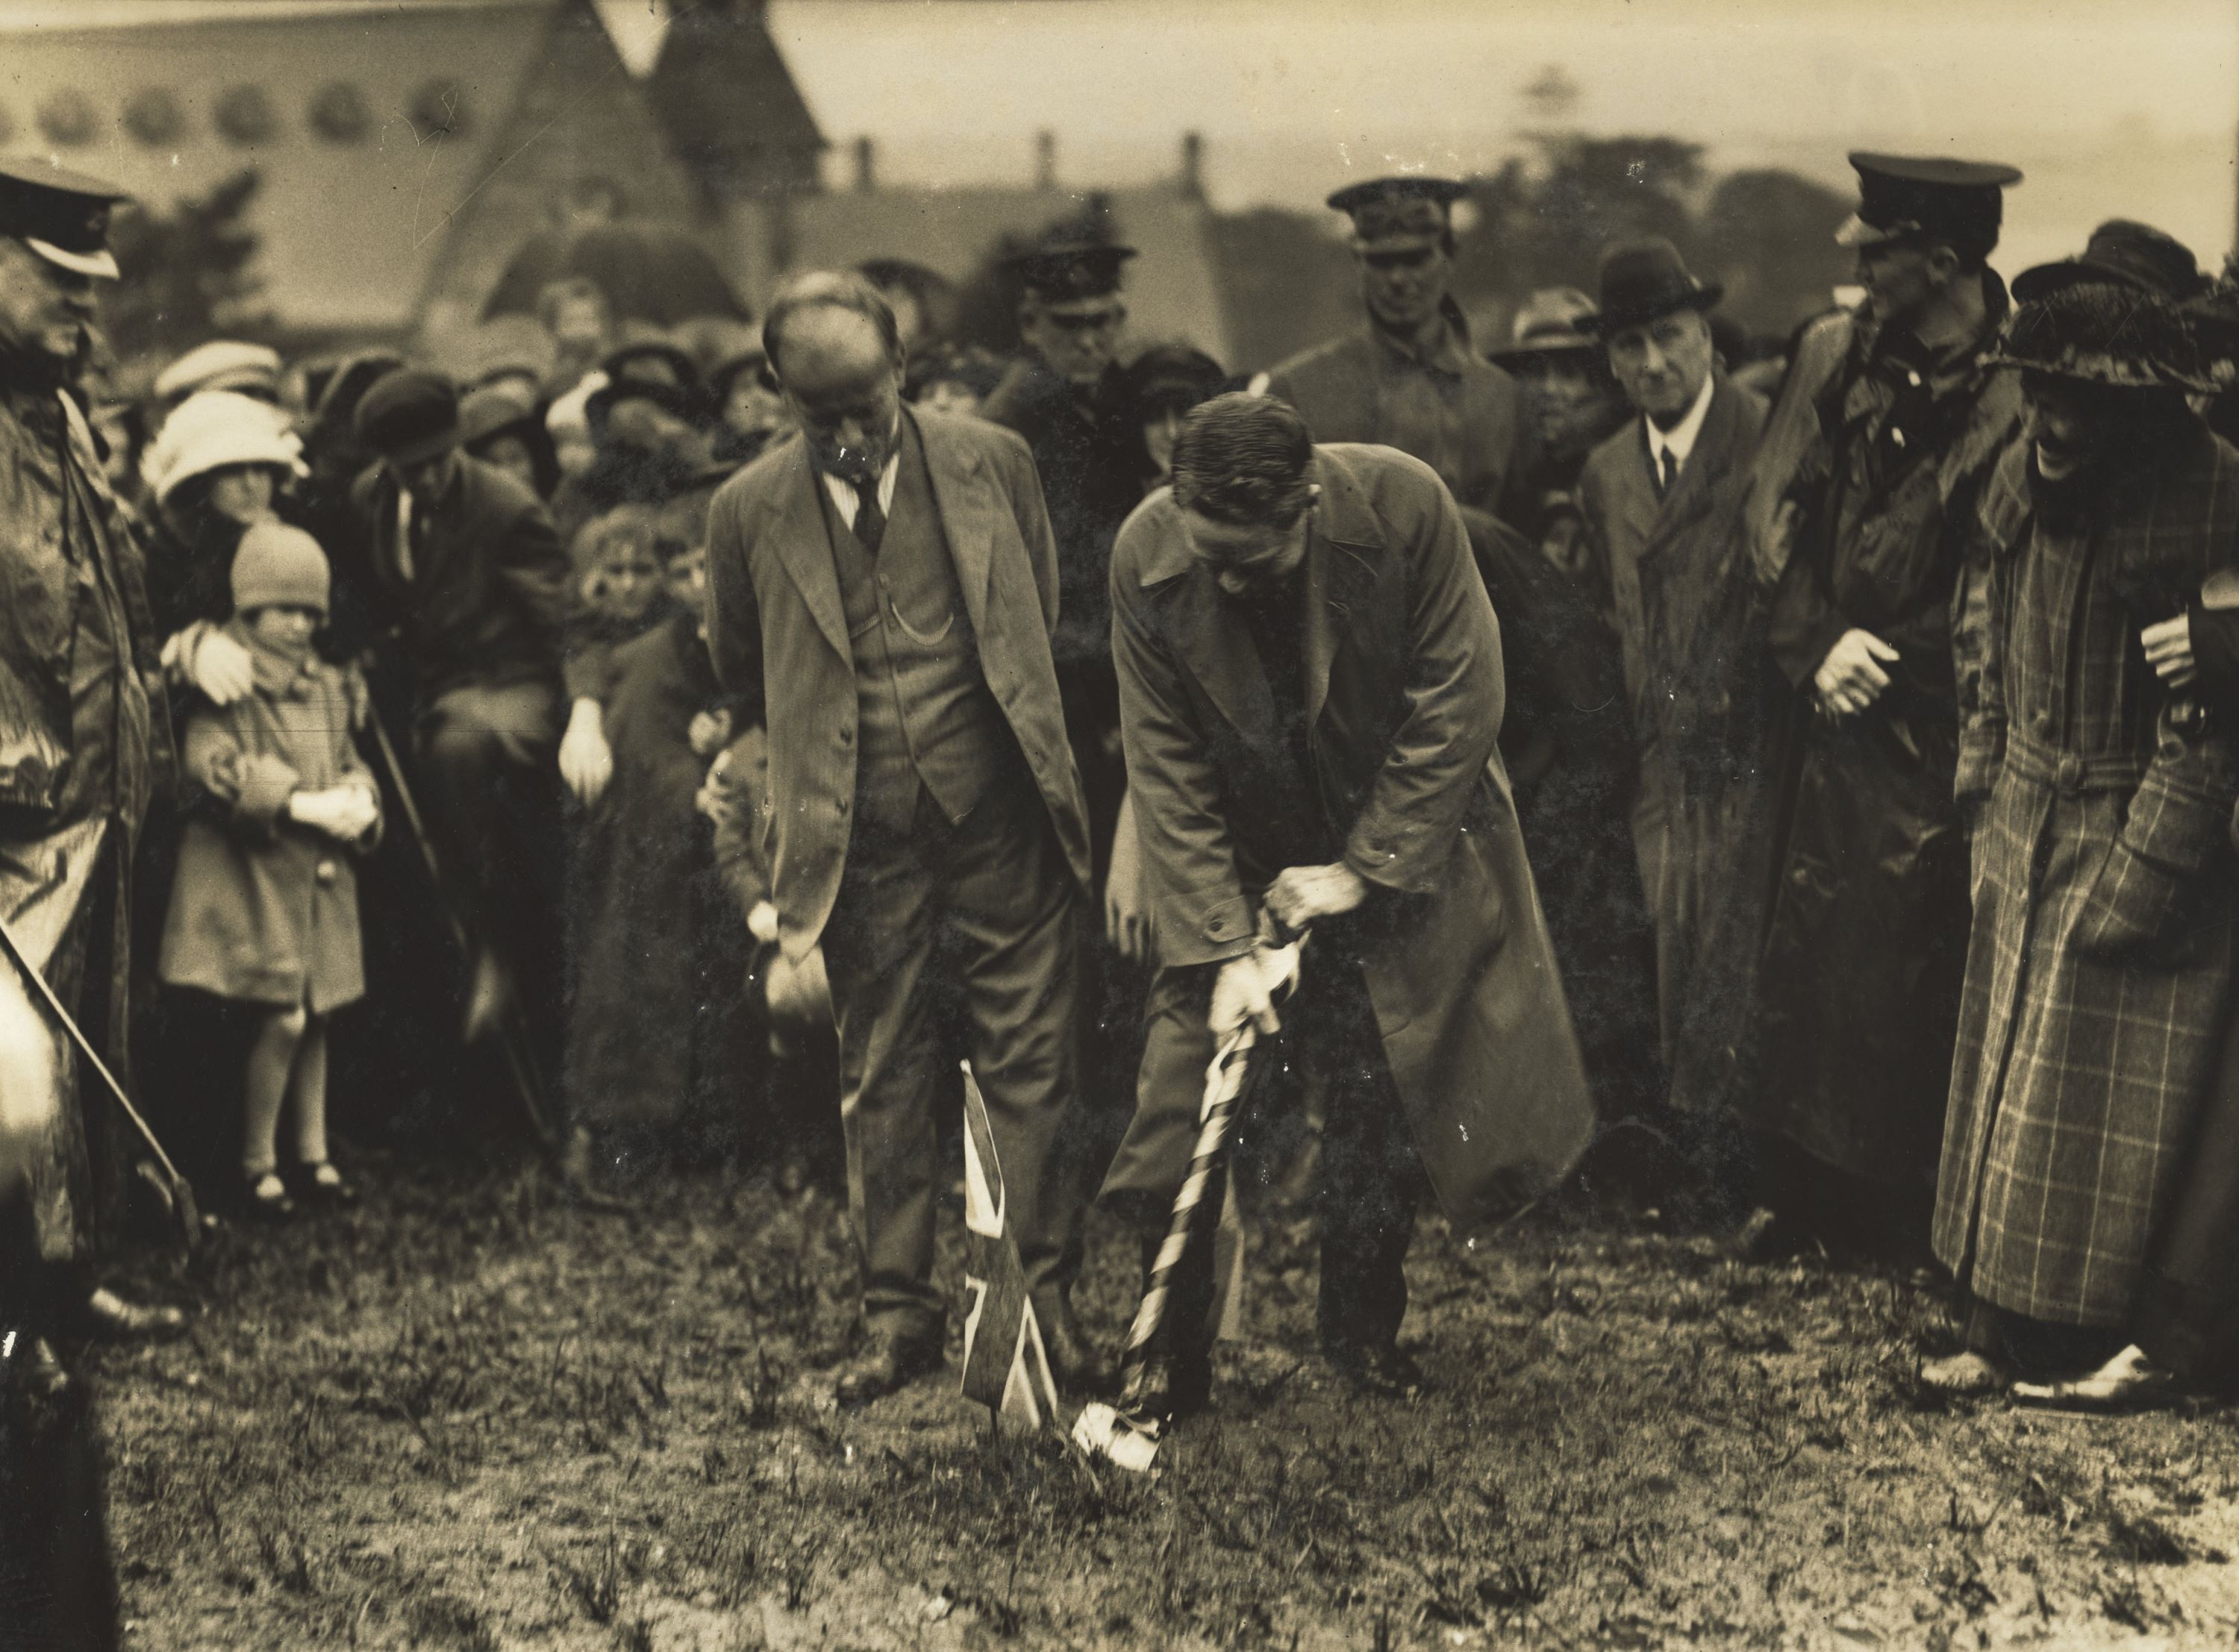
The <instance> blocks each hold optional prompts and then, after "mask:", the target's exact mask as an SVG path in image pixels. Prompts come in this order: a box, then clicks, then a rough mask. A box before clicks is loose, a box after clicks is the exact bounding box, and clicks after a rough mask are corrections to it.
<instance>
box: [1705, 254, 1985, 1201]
mask: <svg viewBox="0 0 2239 1652" xmlns="http://www.w3.org/2000/svg"><path fill="white" fill-rule="evenodd" d="M1983 281H1984V297H1985V302H1986V305H1987V307H1988V311H1989V314H1988V315H1987V316H1986V318H1985V321H1984V324H1983V329H1982V331H1981V332H1980V333H1979V334H1978V335H1977V339H1976V341H1975V342H1974V343H1973V344H1972V345H1971V346H1970V347H1968V348H1963V349H1962V350H1960V351H1958V352H1957V353H1955V354H1954V355H1952V356H1950V357H1949V358H1947V359H1946V360H1944V361H1943V362H1921V363H1918V364H1917V365H1914V364H1913V358H1915V357H1916V356H1917V354H1918V352H1917V347H1916V346H1913V345H1911V344H1910V342H1908V341H1903V340H1890V339H1885V338H1883V337H1880V336H1877V334H1876V333H1875V331H1874V330H1873V329H1872V328H1869V327H1867V326H1865V325H1864V324H1863V323H1860V324H1857V326H1856V328H1855V329H1854V331H1853V332H1852V333H1851V334H1850V340H1849V351H1848V354H1847V355H1845V356H1844V357H1843V358H1842V362H1841V365H1840V366H1839V368H1837V370H1836V371H1835V372H1834V374H1833V375H1832V376H1831V378H1830V379H1829V380H1827V381H1825V382H1824V383H1823V384H1817V385H1814V384H1812V383H1810V382H1809V381H1804V380H1797V381H1795V382H1793V383H1791V385H1790V386H1788V387H1786V388H1784V391H1783V395H1782V400H1783V402H1784V404H1785V403H1787V402H1788V401H1789V399H1790V398H1791V396H1793V395H1804V396H1808V397H1810V398H1811V400H1812V403H1813V406H1814V407H1815V408H1816V410H1817V422H1818V425H1819V434H1818V436H1817V440H1816V441H1813V442H1810V443H1809V444H1807V446H1806V449H1805V451H1804V452H1803V453H1802V454H1787V453H1786V451H1785V449H1783V450H1782V451H1781V452H1779V453H1777V454H1769V455H1767V456H1768V457H1771V458H1775V459H1778V460H1779V461H1781V463H1782V465H1783V468H1784V469H1786V468H1788V467H1789V465H1790V464H1791V462H1792V463H1793V467H1794V468H1793V473H1792V475H1791V477H1790V479H1789V481H1788V487H1787V497H1786V500H1785V501H1784V502H1785V503H1786V504H1788V505H1790V506H1792V507H1794V511H1793V513H1792V514H1793V516H1794V517H1795V518H1796V519H1797V520H1798V521H1800V527H1799V528H1798V530H1797V534H1796V538H1795V549H1794V553H1793V554H1792V555H1791V556H1789V558H1788V560H1787V561H1786V565H1785V567H1783V569H1782V570H1781V574H1780V579H1779V581H1778V583H1777V587H1775V590H1774V593H1773V598H1772V609H1771V622H1770V629H1769V639H1770V642H1771V652H1772V655H1773V658H1774V660H1775V663H1776V664H1777V666H1778V667H1780V669H1781V671H1782V673H1783V674H1784V676H1785V677H1786V678H1787V680H1788V681H1789V683H1790V684H1791V692H1790V694H1789V696H1788V698H1787V700H1786V704H1785V706H1784V708H1783V712H1782V720H1783V721H1784V728H1783V729H1782V730H1781V731H1780V733H1779V735H1778V737H1777V740H1776V752H1777V758H1776V764H1777V777H1776V783H1775V791H1774V803H1773V809H1774V818H1773V819H1772V820H1771V823H1770V830H1769V832H1768V833H1767V840H1768V842H1769V844H1770V853H1769V862H1770V864H1769V866H1766V867H1765V869H1764V872H1763V873H1762V874H1761V875H1764V876H1765V877H1767V879H1768V882H1767V884H1766V885H1765V886H1764V899H1765V900H1766V902H1767V903H1768V910H1767V914H1766V918H1765V929H1764V945H1763V947H1762V950H1761V952H1760V953H1759V956H1758V959H1757V974H1756V988H1755V997H1756V1002H1757V1016H1756V1018H1755V1023H1754V1027H1753V1032H1754V1040H1753V1042H1749V1041H1747V1040H1745V1042H1749V1053H1750V1058H1752V1059H1753V1062H1754V1067H1753V1071H1751V1074H1750V1082H1749V1084H1748V1085H1746V1086H1745V1087H1744V1090H1743V1091H1742V1094H1741V1099H1742V1102H1743V1105H1744V1109H1745V1111H1747V1112H1748V1114H1749V1115H1750V1118H1751V1123H1753V1124H1754V1125H1757V1127H1758V1128H1759V1129H1761V1130H1764V1131H1769V1132H1771V1133H1772V1134H1775V1135H1777V1136H1780V1137H1783V1138H1785V1139H1786V1140H1788V1141H1789V1142H1790V1143H1791V1144H1794V1145H1795V1146H1797V1147H1799V1148H1801V1149H1803V1150H1804V1151H1805V1152H1807V1153H1809V1154H1810V1155H1811V1156H1812V1157H1813V1158H1817V1159H1818V1160H1819V1161H1821V1162H1822V1163H1824V1164H1830V1165H1831V1166H1833V1167H1834V1168H1836V1169H1837V1170H1838V1171H1843V1172H1844V1173H1846V1174H1848V1175H1850V1176H1852V1177H1856V1178H1860V1179H1862V1180H1865V1181H1868V1182H1872V1183H1877V1184H1883V1185H1884V1186H1888V1187H1892V1188H1907V1189H1917V1191H1919V1193H1920V1194H1921V1195H1922V1196H1923V1197H1924V1196H1925V1195H1926V1193H1927V1191H1928V1189H1929V1187H1930V1184H1931V1182H1932V1179H1933V1177H1934V1175H1935V1168H1936V1154H1937V1144H1938V1143H1939V1141H1940V1140H1941V1131H1942V1125H1943V1096H1944V1094H1945V1093H1946V1091H1947V1089H1948V1087H1949V1085H1950V1057H1951V1043H1952V1036H1953V1032H1954V1031H1955V1029H1956V1027H1957V1022H1958V1013H1959V992H1960V982H1961V979H1962V978H1963V973H1964V969H1965V962H1964V960H1965V955H1966V945H1967V871H1966V842H1965V834H1964V833H1963V829H1962V827H1961V823H1960V820H1959V818H1958V814H1957V810H1956V808H1955V806H1954V805H1953V803H1952V800H1951V784H1952V774H1953V772H1954V768H1955V766H1956V764H1957V749H1958V726H1957V710H1956V708H1955V707H1954V703H1953V687H1952V678H1953V666H1952V657H1951V640H1950V610H1951V600H1952V594H1953V592H1954V589H1955V587H1957V581H1958V572H1959V567H1960V564H1961V561H1962V560H1963V547H1964V546H1965V544H1966V542H1967V540H1968V538H1969V537H1970V534H1971V532H1972V529H1973V524H1974V521H1975V519H1976V508H1977V504H1978V502H1979V501H1980V498H1981V489H1982V487H1983V483H1984V482H1985V481H1987V479H1988V477H1989V475H1990V469H1991V468H1992V466H1993V465H1994V464H1995V463H1996V460H1997V456H1998V454H1999V453H2000V452H2001V451H2002V450H2003V448H2004V447H2005V446H2006V444H2007V442H2008V441H2010V439H2011V437H2012V435H2013V433H2014V431H2015V429H2016V428H2017V426H2018V422H2019V420H2020V415H2021V393H2020V388H2019V385H2018V384H2017V382H2016V377H2015V375H2013V374H2012V373H2010V372H2007V371H2004V370H2003V369H1998V368H1990V367H1988V366H1986V365H1985V364H1984V363H1983V353H1984V352H1985V351H1986V350H1987V348H1988V347H1989V345H1990V342H1991V340H1992V339H1993V338H1994V337H1995V336H1996V323H1997V322H1998V320H1999V319H2000V318H2001V317H2002V316H2003V313H2004V311H2005V309H2006V307H2007V306H2006V300H2005V294H2004V289H2003V285H2001V284H1999V283H1998V282H1997V278H1996V276H1995V275H1991V274H1990V273H1989V272H1987V271H1986V272H1984V275H1983ZM1817 354H1818V353H1817V352H1815V360H1816V359H1817ZM1793 423H1794V421H1793V419H1792V418H1791V417H1790V416H1786V415H1784V412H1783V410H1782V409H1780V408H1776V410H1775V412H1774V415H1773V417H1772V421H1771V424H1770V425H1769V427H1768V428H1769V429H1771V430H1773V431H1775V432H1779V431H1786V430H1789V429H1791V428H1792V426H1793ZM1768 441H1769V443H1770V441H1771V439H1770V438H1768ZM1761 480H1762V479H1761ZM1852 627H1858V628H1862V629H1864V630H1866V631H1868V632H1870V633H1871V634H1874V635H1875V636H1877V637H1879V638H1880V639H1882V640H1884V642H1887V643H1889V644H1890V646H1892V647H1895V648H1896V649H1897V651H1898V654H1899V655H1900V658H1899V659H1898V660H1897V661H1896V662H1894V663H1893V664H1892V665H1891V666H1890V668H1889V669H1890V678H1891V681H1890V687H1889V688H1888V689H1886V690H1885V691H1884V693H1883V694H1882V696H1881V698H1880V699H1879V700H1877V701H1876V702H1875V703H1874V705H1873V706H1872V707H1870V708H1869V709H1867V710H1865V711H1864V712H1861V713H1857V714H1856V715H1854V716H1851V717H1849V718H1845V719H1843V720H1839V721H1837V720H1830V719H1828V718H1825V717H1822V716H1819V715H1817V709H1816V703H1815V697H1814V694H1813V691H1812V682H1813V677H1814V675H1815V673H1817V669H1818V667H1819V665H1820V663H1821V661H1822V660H1824V658H1825V657H1826V654H1827V651H1828V650H1829V649H1830V647H1833V645H1834V644H1835V643H1836V642H1837V640H1840V638H1841V637H1842V635H1843V634H1844V632H1845V631H1847V630H1849V629H1850V628H1852Z"/></svg>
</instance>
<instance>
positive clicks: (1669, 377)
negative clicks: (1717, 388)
mask: <svg viewBox="0 0 2239 1652" xmlns="http://www.w3.org/2000/svg"><path fill="white" fill-rule="evenodd" d="M1609 364H1610V371H1611V373H1613V374H1614V375H1617V381H1618V384H1620V385H1621V386H1623V387H1624V395H1625V400H1626V401H1630V402H1631V403H1632V405H1633V406H1634V407H1635V408H1638V410H1639V411H1641V412H1642V413H1644V414H1646V415H1648V416H1649V417H1650V418H1651V419H1653V420H1655V421H1657V423H1658V424H1660V425H1670V424H1673V423H1676V422H1677V421H1678V420H1679V419H1681V418H1682V417H1684V415H1685V414H1686V412H1687V409H1688V408H1691V407H1692V406H1694V404H1695V398H1696V397H1697V396H1698V395H1701V394H1702V390H1703V381H1704V380H1706V379H1708V378H1709V377H1710V376H1711V323H1710V322H1709V321H1708V320H1706V319H1705V318H1704V315H1703V313H1702V312H1701V311H1700V310H1694V309H1681V310H1674V311H1673V312H1672V313H1671V315H1659V316H1658V317H1657V318H1656V319H1655V320H1654V321H1652V322H1641V323H1640V325H1638V327H1627V328H1619V329H1618V331H1617V332H1614V333H1612V334H1611V335H1610V340H1609Z"/></svg>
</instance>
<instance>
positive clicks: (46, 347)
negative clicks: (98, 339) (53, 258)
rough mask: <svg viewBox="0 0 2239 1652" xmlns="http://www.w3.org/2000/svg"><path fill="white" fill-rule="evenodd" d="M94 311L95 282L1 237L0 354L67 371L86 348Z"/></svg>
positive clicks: (13, 239)
mask: <svg viewBox="0 0 2239 1652" xmlns="http://www.w3.org/2000/svg"><path fill="white" fill-rule="evenodd" d="M93 311H94V304H93V277H92V276H90V275H79V274H78V273H77V272H76V271H75V270H69V269H63V268H62V267H61V266H60V265H58V264H50V263H49V262H47V261H46V260H45V259H43V258H42V257H40V256H39V255H38V254H37V253H35V252H33V251H32V250H31V249H30V248H29V247H26V246H25V245H24V244H23V242H20V241H17V240H16V239H15V238H14V237H13V236H0V348H5V349H6V350H7V351H8V352H9V353H10V355H18V356H35V357H37V358H39V359H41V360H43V361H45V362H49V363H50V364H51V365H53V366H56V367H68V366H69V365H70V363H71V362H75V361H76V359H77V357H78V354H79V352H80V351H81V350H82V349H83V348H84V345H85V341H86V328H88V327H89V326H90V325H91V324H92V322H93Z"/></svg>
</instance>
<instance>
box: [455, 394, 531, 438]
mask: <svg viewBox="0 0 2239 1652" xmlns="http://www.w3.org/2000/svg"><path fill="white" fill-rule="evenodd" d="M538 422H539V421H538V420H537V417H536V398H535V396H533V395H529V393H528V391H527V390H525V389H523V388H522V387H521V386H520V385H519V384H517V383H515V381H512V380H510V379H501V380H498V381H495V383H490V384H485V385H483V386H482V388H480V389H479V390H474V391H470V392H468V394H467V395H466V396H465V397H464V398H462V400H461V401H460V402H459V446H461V447H462V448H467V449H468V450H469V451H471V450H472V449H473V448H475V445H476V444H477V443H480V442H484V441H489V440H490V439H491V438H492V437H493V436H501V435H504V434H505V433H506V432H507V431H508V430H518V429H522V428H536V427H537V426H538Z"/></svg>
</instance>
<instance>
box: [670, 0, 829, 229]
mask: <svg viewBox="0 0 2239 1652" xmlns="http://www.w3.org/2000/svg"><path fill="white" fill-rule="evenodd" d="M762 10H763V9H762V7H761V4H760V3H757V0H700V3H698V4H696V5H694V6H690V7H688V8H681V9H680V10H678V11H677V12H676V14H675V16H674V18H673V19H672V20H671V22H670V23H669V25H668V37H667V38H666V39H665V40H663V41H662V43H661V56H660V57H659V59H658V60H657V61H656V62H655V63H654V70H653V76H652V78H651V80H650V81H649V82H648V85H647V90H648V93H649V94H650V97H651V102H652V104H653V109H654V115H655V116H656V117H657V118H658V119H659V120H660V122H661V129H662V130H663V132H664V133H665V134H666V135H667V136H668V146H669V149H670V150H671V151H672V152H673V153H674V155H675V156H676V157H677V158H678V159H679V160H681V162H683V163H684V164H685V165H686V166H687V167H688V168H689V169H691V171H692V174H693V176H694V178H695V179H696V180H697V181H698V182H699V184H700V186H701V188H702V189H705V190H707V191H708V194H709V195H710V196H714V198H716V199H719V200H721V199H729V198H733V197H736V196H755V195H761V194H764V193H767V192H768V191H770V190H774V189H775V190H797V189H814V187H815V184H816V170H815V168H816V156H817V155H818V154H819V153H820V152H821V150H823V149H824V148H825V147H826V144H825V141H824V134H823V133H822V132H821V131H819V130H818V129H817V125H816V117H815V116H814V115H812V114H810V113H809V110H808V104H807V101H806V100H805V99H803V98H802V96H801V88H800V87H799V86H798V85H797V84H795V83H794V78H793V71H792V70H789V69H787V67H786V63H785V59H784V57H783V56H781V55H780V54H779V51H778V49H777V43H776V42H775V41H774V40H773V39H771V38H770V33H769V30H768V27H767V24H766V23H765V22H764V21H763V17H762Z"/></svg>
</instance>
